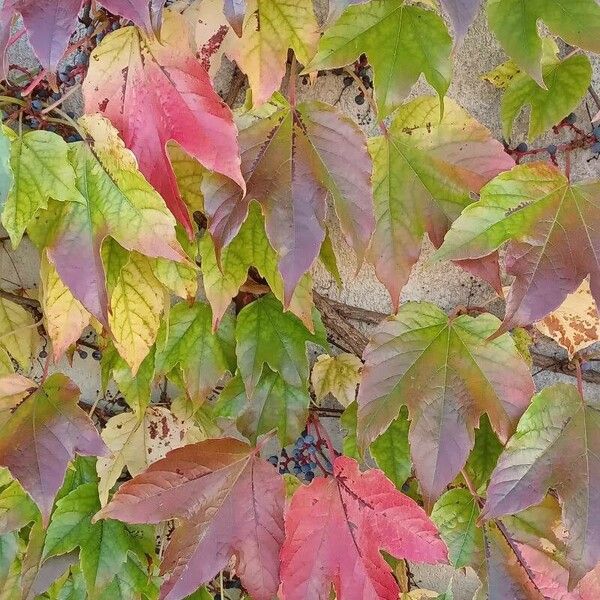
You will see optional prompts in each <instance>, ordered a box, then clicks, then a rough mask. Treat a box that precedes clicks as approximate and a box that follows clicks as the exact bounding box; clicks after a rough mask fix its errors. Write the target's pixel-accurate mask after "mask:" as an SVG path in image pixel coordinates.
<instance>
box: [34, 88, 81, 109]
mask: <svg viewBox="0 0 600 600" xmlns="http://www.w3.org/2000/svg"><path fill="white" fill-rule="evenodd" d="M79 88H81V84H80V83H77V84H76V85H74V86H73V87H71V89H70V90H69V91H68V92H67V93H66V94H65V95H64V96H62V97H60V98H59V99H58V100H57V101H56V102H53V103H52V104H50V105H49V106H46V108H44V110H42V111H41V114H43V115H47V114H48V113H49V112H51V111H53V110H55V109H57V108H58V107H59V106H60V105H61V104H62V103H63V102H64V101H65V100H66V99H67V98H69V97H71V96H72V95H73V94H74V93H75V92H77V91H79Z"/></svg>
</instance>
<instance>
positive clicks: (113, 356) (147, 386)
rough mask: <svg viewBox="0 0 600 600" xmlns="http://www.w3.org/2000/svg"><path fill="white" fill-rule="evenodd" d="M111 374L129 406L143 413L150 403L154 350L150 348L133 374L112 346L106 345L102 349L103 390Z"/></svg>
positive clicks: (136, 411) (139, 413)
mask: <svg viewBox="0 0 600 600" xmlns="http://www.w3.org/2000/svg"><path fill="white" fill-rule="evenodd" d="M111 375H112V378H113V379H114V380H115V383H116V384H117V386H118V388H119V391H120V392H121V394H123V397H124V398H125V401H126V402H127V404H128V405H129V407H130V408H131V409H132V410H133V411H134V412H135V413H136V414H138V415H141V414H143V413H144V411H145V410H146V407H147V406H148V404H149V403H150V395H151V392H152V384H153V381H154V350H151V351H150V354H148V356H146V358H145V359H144V360H143V361H142V364H141V365H140V368H139V369H138V371H137V373H136V374H135V376H134V375H133V373H132V372H131V369H130V368H129V366H128V365H127V363H126V362H125V361H124V360H123V359H122V358H121V357H120V356H119V354H118V353H117V351H116V350H115V348H114V346H112V345H110V346H108V347H107V348H105V349H103V351H102V388H103V390H104V391H106V387H107V385H108V380H109V378H110V377H111Z"/></svg>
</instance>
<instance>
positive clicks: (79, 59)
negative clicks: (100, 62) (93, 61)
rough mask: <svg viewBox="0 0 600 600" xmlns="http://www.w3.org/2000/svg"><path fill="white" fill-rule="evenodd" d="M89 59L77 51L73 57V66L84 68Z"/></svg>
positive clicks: (83, 53)
mask: <svg viewBox="0 0 600 600" xmlns="http://www.w3.org/2000/svg"><path fill="white" fill-rule="evenodd" d="M88 60H89V57H88V55H87V54H86V53H85V52H81V51H79V52H78V53H77V54H76V55H75V64H76V65H80V66H84V67H85V66H86V65H87V64H88Z"/></svg>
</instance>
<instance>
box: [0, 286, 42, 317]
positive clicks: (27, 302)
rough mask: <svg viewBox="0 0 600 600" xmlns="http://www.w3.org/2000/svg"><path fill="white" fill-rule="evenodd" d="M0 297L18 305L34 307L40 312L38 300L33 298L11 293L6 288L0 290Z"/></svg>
mask: <svg viewBox="0 0 600 600" xmlns="http://www.w3.org/2000/svg"><path fill="white" fill-rule="evenodd" d="M0 298H4V299H5V300H10V301H11V302H12V303H14V304H19V305H20V306H24V307H25V308H29V309H34V310H35V311H37V312H39V313H41V305H40V302H39V300H36V299H35V298H26V297H24V296H19V295H17V294H13V293H12V292H7V291H6V290H0Z"/></svg>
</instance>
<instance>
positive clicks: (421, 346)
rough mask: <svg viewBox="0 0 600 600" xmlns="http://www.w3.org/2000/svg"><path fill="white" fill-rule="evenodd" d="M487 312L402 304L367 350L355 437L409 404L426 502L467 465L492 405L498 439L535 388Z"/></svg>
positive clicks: (372, 434) (381, 426)
mask: <svg viewBox="0 0 600 600" xmlns="http://www.w3.org/2000/svg"><path fill="white" fill-rule="evenodd" d="M499 324H500V322H499V321H498V319H496V317H493V316H492V315H489V314H485V315H480V316H478V317H477V318H473V317H470V316H467V315H462V316H459V317H453V318H448V317H447V315H446V314H445V313H444V312H443V311H442V310H441V309H439V308H438V307H436V306H434V305H432V304H428V303H415V302H409V303H407V304H404V305H403V306H402V307H401V309H400V311H399V312H398V314H397V315H396V316H393V317H390V318H388V319H387V320H386V321H384V322H383V323H382V324H381V325H380V326H379V328H378V329H377V330H376V331H375V333H374V335H373V337H372V339H371V341H370V343H369V345H368V346H367V349H366V350H365V353H364V360H365V365H364V367H363V378H362V382H361V385H360V388H359V393H358V440H359V445H360V446H361V447H362V448H365V447H366V446H367V445H368V444H369V443H370V442H371V441H372V440H374V439H375V438H376V437H377V436H379V435H380V434H381V433H383V432H384V431H385V430H386V429H387V428H388V426H389V425H390V423H391V422H392V421H393V420H394V419H395V418H396V417H397V416H398V414H399V413H400V408H401V407H402V405H406V406H407V407H408V411H409V418H410V420H411V427H410V433H409V437H410V444H411V454H412V460H413V463H414V466H415V470H416V473H417V476H418V478H419V481H420V484H421V490H422V492H423V497H424V499H425V502H426V505H429V506H431V504H432V503H433V502H434V501H435V500H436V499H437V498H438V497H439V496H440V495H441V493H442V492H443V491H444V489H445V488H446V486H447V485H448V484H449V483H450V482H451V481H452V480H453V479H454V477H455V476H456V475H457V474H458V473H459V472H460V470H461V469H462V468H463V466H464V465H465V462H466V460H467V457H468V456H469V452H470V450H471V449H472V448H473V444H474V434H475V427H477V426H478V425H479V419H480V417H481V415H482V414H484V413H487V415H488V416H489V418H490V422H491V424H492V427H493V428H494V430H495V431H496V433H497V434H498V435H499V436H500V438H501V439H504V440H507V439H508V437H510V435H511V434H512V433H513V431H514V429H515V427H516V425H517V421H518V420H519V417H520V416H521V415H522V414H523V412H524V411H525V409H526V408H527V406H528V404H529V400H530V398H531V396H532V394H533V391H534V386H533V380H532V378H531V374H530V372H529V368H528V366H527V364H526V363H525V362H524V361H523V360H522V358H521V357H520V356H519V354H518V352H517V350H516V348H515V345H514V342H513V341H512V339H511V338H510V336H508V335H504V336H501V337H498V338H496V339H494V340H491V341H490V340H488V338H489V336H490V335H491V334H492V333H494V331H495V330H496V329H497V328H498V325H499Z"/></svg>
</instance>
